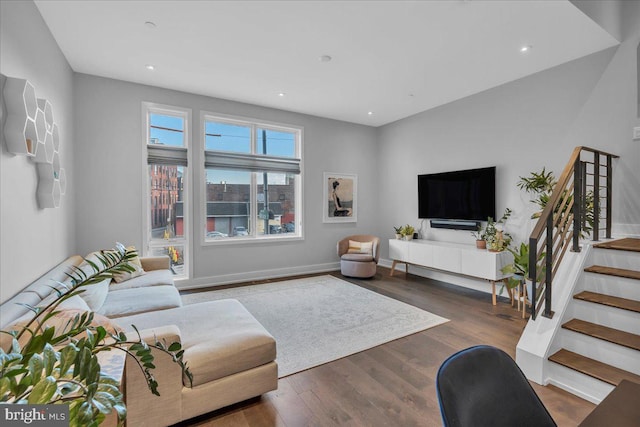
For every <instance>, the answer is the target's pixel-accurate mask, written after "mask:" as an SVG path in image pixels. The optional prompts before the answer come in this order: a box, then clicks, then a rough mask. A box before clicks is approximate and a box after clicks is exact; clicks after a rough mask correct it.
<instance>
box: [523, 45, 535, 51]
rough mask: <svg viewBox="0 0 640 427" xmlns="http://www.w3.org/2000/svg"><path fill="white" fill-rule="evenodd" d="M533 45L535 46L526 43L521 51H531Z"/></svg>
mask: <svg viewBox="0 0 640 427" xmlns="http://www.w3.org/2000/svg"><path fill="white" fill-rule="evenodd" d="M532 47H533V46H531V45H525V46H522V47H521V48H520V53H527V52H529V51H530V50H531V48H532Z"/></svg>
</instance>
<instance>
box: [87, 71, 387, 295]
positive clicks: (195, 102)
mask: <svg viewBox="0 0 640 427" xmlns="http://www.w3.org/2000/svg"><path fill="white" fill-rule="evenodd" d="M143 101H148V102H155V103H160V104H167V105H173V106H178V107H183V108H191V109H192V110H193V111H192V118H193V120H192V135H193V138H194V145H196V144H198V142H197V139H198V130H199V129H200V128H201V127H200V124H199V116H200V111H201V110H202V111H211V112H216V113H223V114H230V115H238V116H245V117H251V118H256V119H261V120H267V121H272V122H279V123H286V124H291V125H295V126H302V127H303V128H304V143H303V145H304V146H303V151H304V159H303V161H304V174H303V186H304V189H303V193H304V195H303V197H304V217H303V222H304V223H303V227H304V234H305V238H304V240H303V241H293V242H279V243H257V244H252V245H247V244H230V245H222V246H221V245H216V246H201V245H200V234H199V233H200V230H201V227H200V224H201V220H202V213H201V212H199V210H198V209H197V208H196V209H194V211H195V212H193V219H194V221H193V222H192V231H194V230H195V231H194V233H192V236H191V237H192V241H193V245H194V246H193V247H194V251H193V252H194V253H193V256H192V269H193V270H192V271H193V278H194V280H193V281H192V283H191V284H192V285H193V284H195V285H204V284H211V283H216V282H218V283H219V282H224V281H233V280H248V279H252V278H259V277H265V276H267V277H268V276H274V275H281V274H285V273H287V274H291V273H295V272H303V271H313V270H323V269H327V268H335V266H336V264H335V263H336V262H337V256H336V254H335V244H336V241H337V240H339V239H340V238H342V237H343V236H345V235H347V234H352V233H360V232H362V233H371V232H376V231H377V230H376V229H375V226H376V225H377V224H378V221H377V217H378V216H377V215H378V214H377V209H376V207H377V194H378V193H377V188H376V183H377V172H376V170H375V165H376V159H377V150H376V140H375V137H376V130H375V129H374V128H370V127H366V126H360V125H354V124H348V123H344V122H339V121H334V120H327V119H322V118H317V117H311V116H306V115H301V114H295V113H289V112H284V111H279V110H274V109H270V108H263V107H258V106H254V105H248V104H242V103H237V102H232V101H226V100H221V99H215V98H209V97H204V96H199V95H193V94H188V93H182V92H176V91H171V90H166V89H160V88H157V87H151V86H144V85H139V84H133V83H126V82H122V81H117V80H111V79H105V78H100V77H95V76H89V75H83V74H79V75H77V76H76V79H75V107H76V110H75V117H76V135H77V138H78V141H81V143H80V144H78V147H77V162H76V168H77V176H78V179H77V182H76V185H77V187H78V201H79V203H78V208H77V237H78V238H77V243H78V250H79V251H80V253H84V252H88V251H91V250H95V249H96V248H104V247H110V246H112V245H113V242H114V241H121V242H123V243H128V244H135V245H136V246H137V247H139V248H141V247H143V241H142V239H143V237H142V220H143V207H144V206H143V202H142V201H143V198H144V195H143V189H142V187H143V175H142V174H143V170H142V165H143V163H144V158H145V156H146V153H145V151H144V141H143V137H142V135H143V128H142V117H141V115H142V106H141V104H142V102H143ZM196 146H197V145H196ZM193 159H194V161H193V167H192V168H191V169H192V173H194V176H195V177H196V178H194V181H195V182H194V188H193V190H194V194H200V191H201V190H202V183H203V181H204V178H202V179H200V178H198V169H197V167H196V166H195V165H198V164H200V163H201V162H202V157H201V156H200V155H199V153H198V152H197V150H194V158H193ZM323 172H341V173H355V174H357V175H358V193H359V196H358V208H359V212H358V222H357V223H356V224H354V223H349V224H323V223H322V174H323ZM196 206H197V205H196ZM202 224H204V223H202ZM194 234H195V235H194ZM184 285H185V284H182V286H184Z"/></svg>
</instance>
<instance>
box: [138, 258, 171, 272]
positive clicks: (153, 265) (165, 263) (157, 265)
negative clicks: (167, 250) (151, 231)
mask: <svg viewBox="0 0 640 427" xmlns="http://www.w3.org/2000/svg"><path fill="white" fill-rule="evenodd" d="M140 263H141V264H142V269H143V270H144V271H153V270H168V269H169V267H171V263H170V261H169V256H168V255H160V256H145V257H140Z"/></svg>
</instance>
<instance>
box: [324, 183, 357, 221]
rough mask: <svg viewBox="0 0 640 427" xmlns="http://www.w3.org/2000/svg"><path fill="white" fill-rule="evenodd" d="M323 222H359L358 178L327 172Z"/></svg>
mask: <svg viewBox="0 0 640 427" xmlns="http://www.w3.org/2000/svg"><path fill="white" fill-rule="evenodd" d="M322 182H323V186H324V189H323V191H322V195H323V203H322V209H323V213H322V222H357V220H358V203H357V201H358V176H357V175H354V174H344V173H332V172H325V173H324V179H323V181H322Z"/></svg>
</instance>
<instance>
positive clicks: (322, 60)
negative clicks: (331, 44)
mask: <svg viewBox="0 0 640 427" xmlns="http://www.w3.org/2000/svg"><path fill="white" fill-rule="evenodd" d="M318 59H319V60H320V62H329V61H331V59H333V58H331V57H330V56H329V55H321V56H320V58H318Z"/></svg>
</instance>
